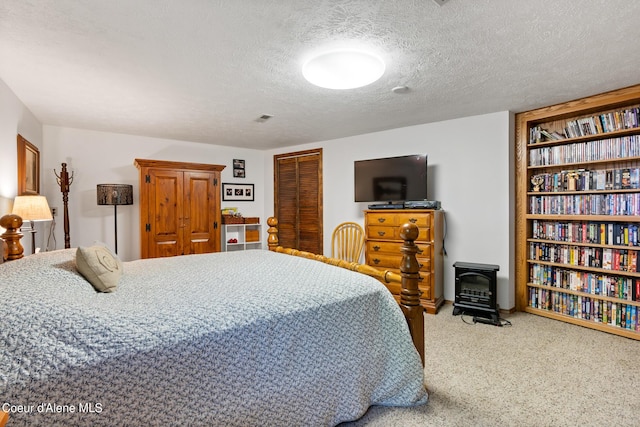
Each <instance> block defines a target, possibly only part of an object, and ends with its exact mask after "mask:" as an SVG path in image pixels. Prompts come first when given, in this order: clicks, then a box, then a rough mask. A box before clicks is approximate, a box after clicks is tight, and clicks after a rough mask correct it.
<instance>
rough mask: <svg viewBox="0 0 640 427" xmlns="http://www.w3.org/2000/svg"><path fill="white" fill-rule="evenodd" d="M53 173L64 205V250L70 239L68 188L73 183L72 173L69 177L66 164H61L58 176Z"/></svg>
mask: <svg viewBox="0 0 640 427" xmlns="http://www.w3.org/2000/svg"><path fill="white" fill-rule="evenodd" d="M53 173H54V174H56V180H57V181H58V185H59V186H60V191H61V192H62V203H63V204H64V248H65V249H69V248H70V247H71V237H70V236H69V187H70V186H71V183H72V182H73V172H71V176H69V172H67V164H66V163H63V164H62V170H61V171H60V175H58V173H57V172H56V170H55V169H54V170H53Z"/></svg>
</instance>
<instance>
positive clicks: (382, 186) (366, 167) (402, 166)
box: [354, 154, 428, 203]
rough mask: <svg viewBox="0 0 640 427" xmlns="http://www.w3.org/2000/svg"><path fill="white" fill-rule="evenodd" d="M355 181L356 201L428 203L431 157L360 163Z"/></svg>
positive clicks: (396, 158)
mask: <svg viewBox="0 0 640 427" xmlns="http://www.w3.org/2000/svg"><path fill="white" fill-rule="evenodd" d="M354 181H355V201H356V202H379V203H399V202H406V201H419V200H428V197H427V155H426V154H414V155H409V156H399V157H386V158H382V159H369V160H356V161H355V162H354Z"/></svg>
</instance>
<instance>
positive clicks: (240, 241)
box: [222, 215, 262, 252]
mask: <svg viewBox="0 0 640 427" xmlns="http://www.w3.org/2000/svg"><path fill="white" fill-rule="evenodd" d="M222 223H223V226H222V250H223V251H225V252H231V251H244V250H247V249H261V248H262V238H261V237H262V225H261V224H260V223H259V219H258V218H243V217H235V216H231V215H222Z"/></svg>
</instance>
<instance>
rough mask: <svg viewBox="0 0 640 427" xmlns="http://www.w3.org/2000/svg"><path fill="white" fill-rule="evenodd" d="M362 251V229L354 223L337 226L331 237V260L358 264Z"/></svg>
mask: <svg viewBox="0 0 640 427" xmlns="http://www.w3.org/2000/svg"><path fill="white" fill-rule="evenodd" d="M363 249H364V229H363V228H362V227H361V226H360V224H358V223H355V222H343V223H342V224H339V225H338V226H337V227H336V228H335V229H334V230H333V234H332V235H331V258H338V259H342V260H345V261H349V262H357V263H359V262H360V257H361V256H362V250H363Z"/></svg>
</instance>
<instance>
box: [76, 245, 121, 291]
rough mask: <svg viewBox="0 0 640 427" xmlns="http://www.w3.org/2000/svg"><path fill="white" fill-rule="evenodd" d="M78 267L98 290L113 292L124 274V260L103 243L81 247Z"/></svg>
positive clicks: (77, 253)
mask: <svg viewBox="0 0 640 427" xmlns="http://www.w3.org/2000/svg"><path fill="white" fill-rule="evenodd" d="M76 268H77V269H78V271H79V272H80V274H82V276H84V278H85V279H87V280H88V281H89V282H90V283H91V284H92V285H93V287H94V288H95V289H96V290H97V291H98V292H113V291H115V290H116V288H117V286H118V281H119V280H120V277H121V276H122V261H120V258H118V256H117V255H115V254H114V253H113V252H111V250H110V249H109V248H107V247H106V246H103V245H94V246H89V247H82V246H81V247H79V248H78V249H77V250H76Z"/></svg>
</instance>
